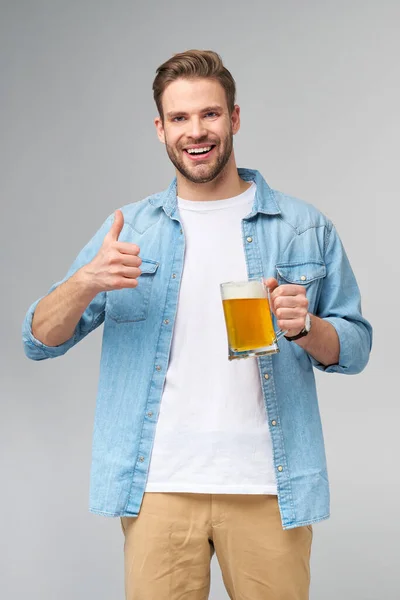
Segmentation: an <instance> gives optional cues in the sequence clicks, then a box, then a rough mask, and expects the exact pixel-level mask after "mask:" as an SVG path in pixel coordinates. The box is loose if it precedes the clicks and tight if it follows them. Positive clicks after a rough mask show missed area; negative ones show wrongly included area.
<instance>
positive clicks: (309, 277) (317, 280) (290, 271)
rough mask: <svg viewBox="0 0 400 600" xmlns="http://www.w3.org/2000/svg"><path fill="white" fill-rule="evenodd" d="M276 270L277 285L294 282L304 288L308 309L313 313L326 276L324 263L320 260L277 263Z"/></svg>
mask: <svg viewBox="0 0 400 600" xmlns="http://www.w3.org/2000/svg"><path fill="white" fill-rule="evenodd" d="M276 272H277V280H278V283H279V285H285V284H286V285H287V284H295V285H301V286H304V287H305V288H306V295H307V298H308V302H309V311H310V312H311V313H314V311H315V308H316V307H317V305H318V299H319V294H320V291H321V287H322V283H323V280H324V277H325V276H326V266H325V264H324V263H323V262H322V261H304V262H287V263H277V264H276Z"/></svg>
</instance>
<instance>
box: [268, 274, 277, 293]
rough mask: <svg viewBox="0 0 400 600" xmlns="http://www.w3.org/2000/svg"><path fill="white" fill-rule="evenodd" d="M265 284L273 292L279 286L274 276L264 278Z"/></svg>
mask: <svg viewBox="0 0 400 600" xmlns="http://www.w3.org/2000/svg"><path fill="white" fill-rule="evenodd" d="M264 285H265V286H266V287H267V288H268V289H269V291H270V293H272V292H273V291H274V290H275V289H276V288H277V287H278V286H279V284H278V282H277V280H276V279H274V277H268V279H264Z"/></svg>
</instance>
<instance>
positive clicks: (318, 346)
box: [292, 314, 340, 366]
mask: <svg viewBox="0 0 400 600" xmlns="http://www.w3.org/2000/svg"><path fill="white" fill-rule="evenodd" d="M310 317H311V330H310V333H309V334H308V335H306V336H305V337H303V338H300V339H299V340H295V341H294V342H292V343H294V344H298V345H299V346H300V347H301V348H303V350H305V351H306V352H308V354H310V356H312V357H313V358H314V359H315V360H316V361H317V362H318V363H321V365H324V366H328V365H336V364H337V363H338V362H339V354H340V343H339V336H338V334H337V332H336V329H335V328H334V327H333V325H331V324H330V323H328V321H324V320H323V319H320V318H319V317H316V316H315V315H311V314H310ZM300 331H301V330H300ZM293 335H296V334H293Z"/></svg>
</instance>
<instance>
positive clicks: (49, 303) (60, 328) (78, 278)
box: [32, 269, 97, 346]
mask: <svg viewBox="0 0 400 600" xmlns="http://www.w3.org/2000/svg"><path fill="white" fill-rule="evenodd" d="M96 294H97V291H96V290H95V289H94V288H93V285H90V282H89V280H88V277H87V276H86V274H85V271H84V270H83V269H79V270H78V271H77V272H76V273H75V274H74V275H72V277H70V278H69V279H68V280H67V281H65V282H64V283H62V284H61V285H59V286H58V287H57V288H56V289H55V290H53V291H52V292H51V293H50V294H48V295H47V296H46V297H45V298H43V299H42V300H41V301H40V302H39V304H38V305H37V307H36V310H35V313H34V316H33V320H32V333H33V335H34V336H35V338H36V339H38V340H39V341H40V342H42V343H43V344H45V345H46V346H59V345H61V344H63V343H64V342H66V341H67V340H69V339H70V338H71V337H72V335H73V334H74V331H75V328H76V326H77V324H78V322H79V320H80V318H81V316H82V315H83V313H84V311H85V310H86V308H87V307H88V305H89V304H90V302H91V301H92V300H93V298H94V297H95V296H96Z"/></svg>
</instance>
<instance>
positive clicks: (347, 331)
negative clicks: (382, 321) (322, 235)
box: [311, 225, 372, 375]
mask: <svg viewBox="0 0 400 600" xmlns="http://www.w3.org/2000/svg"><path fill="white" fill-rule="evenodd" d="M325 264H326V269H327V274H326V277H325V279H324V281H323V284H322V289H321V294H320V298H319V302H318V306H317V310H316V315H317V316H318V317H320V318H321V319H323V320H325V321H327V322H328V323H330V324H331V325H332V326H333V327H334V328H335V330H336V332H337V334H338V337H339V343H340V354H339V362H338V364H336V365H328V366H325V365H323V364H321V363H320V362H318V361H317V360H315V359H314V358H312V359H311V362H312V363H313V365H314V366H315V367H316V368H317V369H320V370H321V371H325V372H326V373H344V374H348V375H353V374H356V373H360V372H361V371H362V370H363V369H364V368H365V366H366V365H367V363H368V360H369V356H370V352H371V347H372V327H371V325H370V323H369V322H368V321H367V320H366V319H365V318H364V317H363V315H362V310H361V296H360V290H359V287H358V284H357V281H356V278H355V276H354V273H353V270H352V268H351V266H350V263H349V260H348V258H347V255H346V252H345V250H344V248H343V244H342V242H341V240H340V238H339V236H338V234H337V232H336V230H335V228H334V227H333V225H331V229H330V231H329V232H328V239H327V243H326V251H325Z"/></svg>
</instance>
